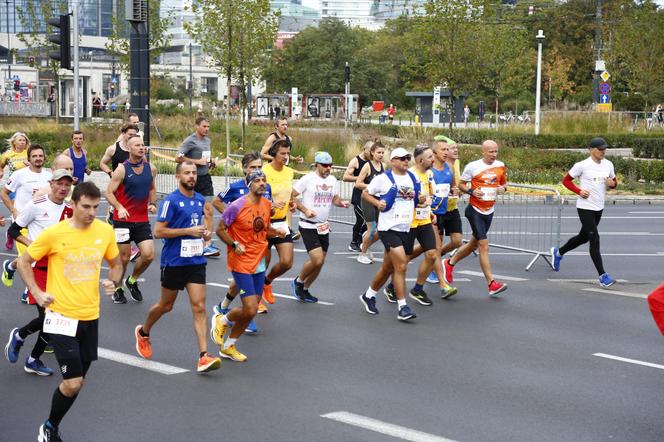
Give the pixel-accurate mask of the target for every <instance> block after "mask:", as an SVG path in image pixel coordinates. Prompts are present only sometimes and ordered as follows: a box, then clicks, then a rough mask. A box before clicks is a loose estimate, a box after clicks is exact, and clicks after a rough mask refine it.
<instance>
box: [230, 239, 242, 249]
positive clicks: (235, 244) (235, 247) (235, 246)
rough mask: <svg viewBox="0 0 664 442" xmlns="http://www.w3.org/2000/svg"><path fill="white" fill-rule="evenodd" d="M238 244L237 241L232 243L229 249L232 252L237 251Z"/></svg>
mask: <svg viewBox="0 0 664 442" xmlns="http://www.w3.org/2000/svg"><path fill="white" fill-rule="evenodd" d="M238 244H240V243H239V242H237V241H233V244H231V247H233V250H235V249H237V246H238Z"/></svg>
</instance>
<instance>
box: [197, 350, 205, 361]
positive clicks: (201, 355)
mask: <svg viewBox="0 0 664 442" xmlns="http://www.w3.org/2000/svg"><path fill="white" fill-rule="evenodd" d="M206 354H207V352H206V351H202V352H201V353H200V354H199V355H198V359H200V358H202V357H203V356H205V355H206Z"/></svg>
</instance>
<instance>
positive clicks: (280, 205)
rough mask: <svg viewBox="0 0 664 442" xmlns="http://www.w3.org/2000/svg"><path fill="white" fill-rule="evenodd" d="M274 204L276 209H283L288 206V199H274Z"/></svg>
mask: <svg viewBox="0 0 664 442" xmlns="http://www.w3.org/2000/svg"><path fill="white" fill-rule="evenodd" d="M272 205H273V206H274V207H275V208H276V209H279V210H281V209H283V208H284V207H286V201H273V202H272Z"/></svg>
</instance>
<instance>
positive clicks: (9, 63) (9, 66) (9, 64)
mask: <svg viewBox="0 0 664 442" xmlns="http://www.w3.org/2000/svg"><path fill="white" fill-rule="evenodd" d="M5 4H6V5H7V74H8V75H9V76H8V77H7V78H8V79H9V80H11V79H12V49H11V46H12V45H11V40H10V36H9V0H5Z"/></svg>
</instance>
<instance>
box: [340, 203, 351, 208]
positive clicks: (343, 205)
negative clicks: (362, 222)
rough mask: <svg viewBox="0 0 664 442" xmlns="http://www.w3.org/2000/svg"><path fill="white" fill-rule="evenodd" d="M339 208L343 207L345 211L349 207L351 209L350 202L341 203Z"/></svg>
mask: <svg viewBox="0 0 664 442" xmlns="http://www.w3.org/2000/svg"><path fill="white" fill-rule="evenodd" d="M339 207H343V208H344V209H348V207H350V203H349V202H348V201H341V202H340V203H339Z"/></svg>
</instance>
